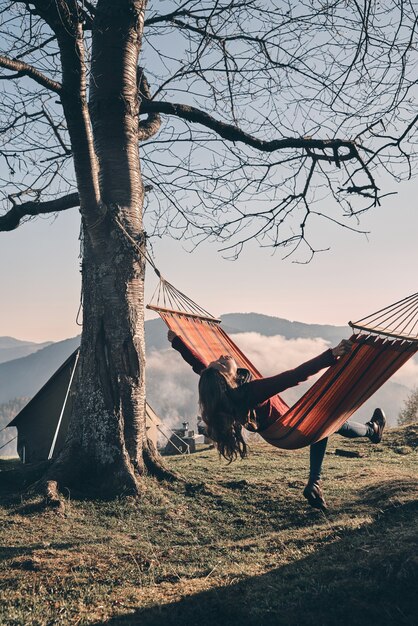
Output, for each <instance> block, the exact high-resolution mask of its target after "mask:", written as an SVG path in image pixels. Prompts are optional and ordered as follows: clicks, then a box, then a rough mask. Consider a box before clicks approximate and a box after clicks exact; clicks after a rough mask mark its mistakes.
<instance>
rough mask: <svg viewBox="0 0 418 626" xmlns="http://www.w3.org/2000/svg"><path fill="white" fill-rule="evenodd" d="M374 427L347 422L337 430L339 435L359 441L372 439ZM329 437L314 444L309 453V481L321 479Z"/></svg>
mask: <svg viewBox="0 0 418 626" xmlns="http://www.w3.org/2000/svg"><path fill="white" fill-rule="evenodd" d="M373 432H374V431H373V427H372V426H369V425H368V424H359V423H358V422H345V424H343V425H342V426H341V428H340V430H337V433H338V434H339V435H342V436H343V437H348V439H357V437H371V435H372V434H373ZM327 443H328V437H326V438H325V439H321V441H318V443H314V444H313V445H312V446H311V449H310V453H309V461H310V465H309V480H310V481H311V482H314V481H317V480H319V479H320V478H321V470H322V462H323V460H324V456H325V450H326V449H327Z"/></svg>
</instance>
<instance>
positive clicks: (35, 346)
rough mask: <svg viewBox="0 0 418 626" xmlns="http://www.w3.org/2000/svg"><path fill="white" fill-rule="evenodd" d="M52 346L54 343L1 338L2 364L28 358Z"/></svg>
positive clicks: (0, 354) (0, 353)
mask: <svg viewBox="0 0 418 626" xmlns="http://www.w3.org/2000/svg"><path fill="white" fill-rule="evenodd" d="M51 344H52V341H46V342H44V343H34V342H33V341H21V340H20V339H14V338H13V337H0V363H5V362H6V361H12V360H13V359H19V358H21V357H25V356H28V355H29V354H32V353H33V352H37V351H38V350H42V348H46V347H47V346H50V345H51Z"/></svg>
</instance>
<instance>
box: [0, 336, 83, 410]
mask: <svg viewBox="0 0 418 626" xmlns="http://www.w3.org/2000/svg"><path fill="white" fill-rule="evenodd" d="M79 343H80V338H79V337H74V338H73V339H66V340H65V341H58V342H57V343H53V344H51V345H49V346H47V347H46V348H43V349H42V350H38V351H37V352H34V353H33V354H30V355H29V356H25V357H23V358H21V359H14V360H13V361H8V362H6V363H1V364H0V404H3V403H4V402H9V401H10V400H13V399H14V398H20V397H22V396H26V397H31V396H33V395H35V393H36V392H37V391H38V390H39V389H40V388H41V387H42V386H43V385H44V384H45V383H46V381H47V380H48V379H49V378H50V377H51V376H52V374H53V373H54V372H55V370H56V369H58V367H59V366H60V365H61V364H62V363H63V362H64V361H65V359H66V358H67V357H68V356H69V355H70V354H71V352H73V351H74V350H75V349H76V347H77V346H78V345H79Z"/></svg>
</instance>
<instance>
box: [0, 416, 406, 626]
mask: <svg viewBox="0 0 418 626" xmlns="http://www.w3.org/2000/svg"><path fill="white" fill-rule="evenodd" d="M417 445H418V427H414V426H412V427H406V428H403V429H398V430H393V431H389V433H388V435H387V437H386V438H385V442H384V443H382V444H379V445H377V446H373V445H371V444H369V443H368V442H366V443H358V442H350V441H346V440H343V439H342V438H341V437H334V438H333V439H332V440H331V443H330V446H329V453H328V454H327V457H326V468H325V469H326V476H325V480H324V487H325V490H326V495H327V499H328V501H329V504H330V505H332V509H331V511H330V512H329V513H328V514H326V515H325V514H323V513H322V512H320V511H315V510H312V509H307V508H306V506H305V503H304V501H303V499H302V497H301V490H302V488H303V485H304V482H305V477H306V470H307V464H308V451H307V450H301V451H294V452H285V451H280V450H276V449H274V448H271V447H269V446H267V445H257V446H256V447H254V448H253V453H252V455H251V457H250V458H249V459H248V460H246V461H244V462H237V463H235V464H233V465H231V466H226V464H225V463H223V462H220V461H219V459H218V457H217V455H216V453H215V452H214V451H213V450H202V451H201V452H198V453H197V454H195V455H193V456H190V457H172V458H170V459H168V460H167V463H168V464H169V465H170V466H171V467H173V468H175V469H176V470H177V471H180V472H181V473H182V474H183V475H184V476H186V477H187V478H188V480H189V481H191V482H192V483H193V485H192V486H189V487H188V488H185V487H184V486H183V485H174V486H170V485H161V484H158V483H156V482H155V481H154V480H152V479H147V491H146V493H145V495H144V496H143V497H142V498H141V499H140V500H138V499H131V498H121V499H120V500H119V501H115V502H98V501H97V502H91V501H73V500H71V497H69V498H68V503H67V514H66V516H65V517H59V516H57V515H56V514H55V513H53V512H49V513H43V514H40V513H39V512H38V510H37V506H36V505H37V501H36V500H34V499H30V498H26V497H24V498H19V499H17V498H16V497H12V496H7V495H6V494H3V497H2V500H1V507H0V523H1V527H2V545H3V547H2V548H1V556H2V565H1V570H0V593H1V597H0V599H1V604H0V606H1V608H0V623H1V624H7V625H18V624H19V625H20V624H24V625H35V624H36V625H44V624H103V623H108V624H121V625H128V624H141V625H149V624H164V625H167V624H186V625H188V624H190V625H191V624H197V625H199V626H207V625H209V624H221V623H222V624H230V625H232V624H244V625H246V624H248V625H252V624H254V625H256V624H257V625H258V624H263V625H266V624H267V625H270V624H271V625H273V624H274V625H280V624H284V625H287V624H289V625H295V626H296V625H297V626H299V625H309V624H312V625H313V624H315V625H317V626H320V625H321V624H323V625H330V626H331V625H334V624H337V623H338V624H343V625H344V624H347V625H348V624H350V625H351V624H356V625H366V624H367V625H372V624H373V625H375V624H379V626H380V625H385V624H387V625H389V624H391V625H392V624H411V625H412V624H414V625H415V624H417V623H418V611H417V608H416V600H415V596H416V590H417V582H418V557H417V553H416V545H417V524H416V513H417V510H418V478H417V460H418V452H417V449H418V448H417ZM336 447H338V448H347V449H354V450H357V451H359V452H360V453H361V454H362V456H361V457H360V458H350V459H347V458H344V457H339V456H336V455H334V454H333V450H334V449H335V448H336ZM7 466H8V465H7V464H6V467H7ZM0 469H1V466H0ZM3 469H4V467H3Z"/></svg>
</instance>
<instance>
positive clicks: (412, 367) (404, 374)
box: [392, 357, 418, 389]
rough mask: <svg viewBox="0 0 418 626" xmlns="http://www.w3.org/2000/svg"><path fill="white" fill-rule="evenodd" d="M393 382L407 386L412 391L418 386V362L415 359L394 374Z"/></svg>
mask: <svg viewBox="0 0 418 626" xmlns="http://www.w3.org/2000/svg"><path fill="white" fill-rule="evenodd" d="M392 380H393V382H396V383H400V384H401V385H405V386H406V387H409V388H410V389H412V388H414V387H416V386H417V385H418V361H417V358H416V357H415V358H414V359H411V360H410V361H408V362H407V363H405V365H404V366H403V367H402V368H401V369H400V370H398V371H397V372H396V374H394V376H393V378H392Z"/></svg>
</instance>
